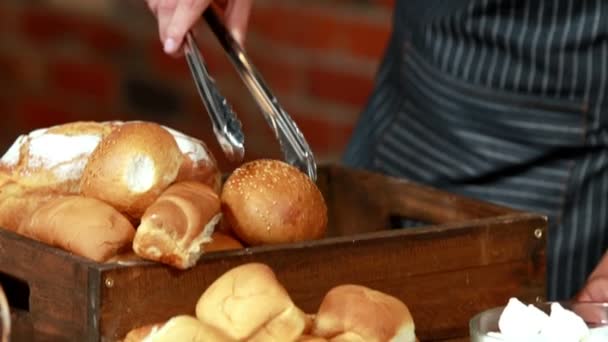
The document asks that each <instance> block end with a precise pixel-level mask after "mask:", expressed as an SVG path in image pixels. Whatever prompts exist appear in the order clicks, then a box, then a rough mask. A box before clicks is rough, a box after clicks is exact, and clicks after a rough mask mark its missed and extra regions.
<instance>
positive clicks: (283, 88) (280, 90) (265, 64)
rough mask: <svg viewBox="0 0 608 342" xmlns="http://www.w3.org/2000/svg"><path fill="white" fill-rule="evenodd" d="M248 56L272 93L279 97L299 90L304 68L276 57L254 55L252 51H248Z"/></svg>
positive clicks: (262, 54) (260, 54)
mask: <svg viewBox="0 0 608 342" xmlns="http://www.w3.org/2000/svg"><path fill="white" fill-rule="evenodd" d="M249 55H250V57H251V60H252V61H253V63H254V64H255V66H256V67H257V69H258V71H259V72H260V74H261V75H262V77H263V78H264V80H265V81H266V83H267V84H268V86H269V87H270V88H271V89H272V90H273V92H275V93H277V94H279V95H280V94H292V93H295V92H297V91H298V90H301V89H300V88H301V84H302V83H303V78H304V74H305V70H304V66H302V65H300V64H298V63H296V62H291V61H290V60H289V59H285V58H279V57H278V56H276V55H271V56H269V55H267V54H265V53H256V51H255V50H254V49H250V50H249ZM277 96H278V95H277Z"/></svg>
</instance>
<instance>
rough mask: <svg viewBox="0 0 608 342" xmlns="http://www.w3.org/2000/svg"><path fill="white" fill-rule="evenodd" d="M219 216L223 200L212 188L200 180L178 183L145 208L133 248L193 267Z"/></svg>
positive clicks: (146, 255)
mask: <svg viewBox="0 0 608 342" xmlns="http://www.w3.org/2000/svg"><path fill="white" fill-rule="evenodd" d="M220 218H221V212H220V200H219V197H218V195H217V194H216V193H215V192H214V191H213V189H211V188H210V187H209V186H207V185H205V184H202V183H198V182H180V183H176V184H174V185H171V186H170V187H169V188H168V189H167V190H165V191H164V192H163V193H162V195H161V196H160V197H158V199H156V201H155V202H154V203H153V204H152V205H151V206H150V207H148V209H147V210H146V211H145V213H144V215H143V217H142V219H141V224H140V225H139V227H138V228H137V233H136V234H135V239H134V241H133V250H134V251H135V253H137V255H139V256H141V257H142V258H145V259H149V260H154V261H159V262H162V263H165V264H168V265H171V266H174V267H177V268H179V269H186V268H189V267H192V266H193V265H194V264H196V262H197V261H198V259H199V258H200V256H201V254H202V253H203V252H204V251H205V247H204V245H203V244H205V243H208V242H210V241H211V234H213V230H214V228H215V225H216V224H217V222H218V221H219V220H220Z"/></svg>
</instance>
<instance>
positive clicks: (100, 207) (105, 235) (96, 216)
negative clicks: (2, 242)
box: [18, 195, 135, 262]
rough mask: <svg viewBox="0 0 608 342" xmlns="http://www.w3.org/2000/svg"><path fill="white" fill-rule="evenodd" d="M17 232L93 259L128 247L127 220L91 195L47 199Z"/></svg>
mask: <svg viewBox="0 0 608 342" xmlns="http://www.w3.org/2000/svg"><path fill="white" fill-rule="evenodd" d="M18 233H19V234H21V235H24V236H27V237H29V238H32V239H34V240H38V241H41V242H43V243H46V244H48V245H51V246H55V247H59V248H62V249H64V250H66V251H69V252H72V253H74V254H76V255H80V256H82V257H85V258H89V259H91V260H94V261H97V262H105V261H106V260H108V259H110V258H112V257H114V256H116V255H118V254H120V253H121V252H123V251H125V250H128V249H129V248H130V246H131V241H132V240H133V236H134V234H135V230H134V228H133V226H132V225H131V223H130V222H129V221H128V220H127V218H126V217H124V216H123V215H122V214H121V213H119V212H118V211H117V210H116V209H114V208H113V207H112V206H110V205H108V204H107V203H104V202H102V201H99V200H97V199H94V198H87V197H82V196H74V195H72V196H64V197H58V198H54V199H51V200H50V201H48V202H46V203H45V204H43V205H41V206H40V207H39V208H38V209H36V210H35V211H34V212H33V213H32V215H31V216H30V217H27V218H26V219H24V220H23V221H22V222H21V224H20V225H19V228H18Z"/></svg>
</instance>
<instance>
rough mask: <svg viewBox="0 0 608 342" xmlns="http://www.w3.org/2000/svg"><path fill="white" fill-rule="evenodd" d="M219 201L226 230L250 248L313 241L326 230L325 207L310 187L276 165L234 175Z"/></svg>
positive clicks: (258, 164) (255, 165) (246, 167)
mask: <svg viewBox="0 0 608 342" xmlns="http://www.w3.org/2000/svg"><path fill="white" fill-rule="evenodd" d="M221 199H222V211H223V212H224V215H225V216H226V221H227V223H228V226H230V228H231V229H232V230H233V231H234V233H235V234H236V236H238V237H239V238H240V239H241V240H243V241H244V242H246V243H247V244H250V245H261V244H277V243H288V242H296V241H304V240H312V239H318V238H321V237H323V236H324V234H325V231H326V229H327V206H326V205H325V200H324V199H323V195H322V194H321V192H320V191H319V189H318V188H317V186H316V185H315V183H313V182H312V181H311V180H310V179H309V178H308V177H307V176H306V175H304V174H303V173H302V172H300V171H299V170H298V169H296V168H295V167H293V166H291V165H289V164H287V163H285V162H282V161H279V160H268V159H262V160H256V161H252V162H248V163H245V164H243V165H242V166H241V167H239V168H237V169H236V170H234V172H233V173H232V174H231V175H230V177H229V178H228V179H227V180H226V183H225V184H224V187H223V190H222V195H221Z"/></svg>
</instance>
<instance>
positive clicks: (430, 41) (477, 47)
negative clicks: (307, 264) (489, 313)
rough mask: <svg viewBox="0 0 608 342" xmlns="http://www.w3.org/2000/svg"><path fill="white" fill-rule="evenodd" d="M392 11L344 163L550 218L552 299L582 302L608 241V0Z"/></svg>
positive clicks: (428, 1)
mask: <svg viewBox="0 0 608 342" xmlns="http://www.w3.org/2000/svg"><path fill="white" fill-rule="evenodd" d="M417 3H419V4H417ZM393 20H394V30H393V34H392V37H391V40H390V43H389V46H388V48H387V51H386V55H385V57H384V59H383V62H382V64H381V66H380V69H379V72H378V76H377V81H376V87H375V90H374V93H373V95H372V96H371V98H370V101H369V103H368V105H367V108H366V109H365V111H364V112H363V113H362V115H361V118H360V121H359V123H358V125H357V127H356V129H355V133H354V135H353V138H352V141H351V142H350V144H349V146H348V148H347V151H346V154H345V156H344V162H345V164H347V165H349V166H351V167H355V168H365V169H369V170H373V171H376V172H381V173H384V174H388V175H392V176H398V177H404V178H408V179H411V180H413V181H416V182H420V183H425V184H429V185H432V186H434V187H437V188H441V189H444V190H447V191H450V192H454V193H460V194H463V195H466V196H470V197H474V198H478V199H481V200H485V201H489V202H494V203H498V204H502V205H507V206H510V207H513V208H518V209H523V210H527V211H533V212H538V213H542V214H545V215H547V216H548V217H549V220H550V223H549V224H550V231H549V236H548V249H547V257H548V260H547V272H548V273H547V297H548V299H549V300H563V299H567V298H570V297H571V296H573V295H574V294H576V292H577V291H579V290H580V289H581V287H582V286H583V285H584V283H585V280H586V277H587V276H588V274H589V273H590V272H591V271H592V270H593V268H594V267H595V265H596V264H597V262H598V260H599V258H600V257H601V255H602V254H603V253H604V252H605V251H606V247H607V246H608V217H607V212H606V211H607V210H608V149H607V145H608V131H607V128H608V112H607V110H608V101H605V98H606V95H607V94H606V91H607V89H606V78H607V75H608V68H607V63H608V0H529V1H525V0H450V1H441V0H424V1H407V0H404V1H398V2H397V4H396V8H395V13H394V18H393Z"/></svg>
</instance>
